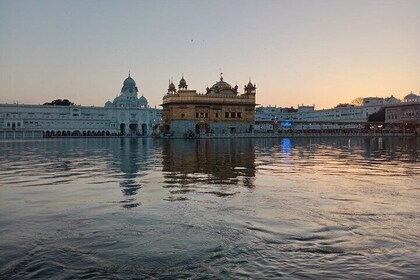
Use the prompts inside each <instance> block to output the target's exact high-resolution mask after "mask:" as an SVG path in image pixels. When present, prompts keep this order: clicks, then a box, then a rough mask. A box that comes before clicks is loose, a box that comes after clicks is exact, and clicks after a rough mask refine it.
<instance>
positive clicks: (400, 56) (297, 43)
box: [0, 0, 420, 108]
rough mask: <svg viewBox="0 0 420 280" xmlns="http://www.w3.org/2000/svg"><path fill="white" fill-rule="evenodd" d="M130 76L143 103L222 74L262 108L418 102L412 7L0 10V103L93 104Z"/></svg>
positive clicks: (146, 5) (268, 4)
mask: <svg viewBox="0 0 420 280" xmlns="http://www.w3.org/2000/svg"><path fill="white" fill-rule="evenodd" d="M128 71H131V76H132V77H133V78H134V79H135V80H136V82H137V84H138V86H139V89H140V92H141V93H142V94H144V96H145V97H146V98H147V99H148V100H149V103H150V105H152V106H155V105H159V104H160V103H161V100H162V96H163V95H164V94H165V93H166V89H167V86H168V80H169V79H170V78H172V77H173V79H174V82H175V83H176V84H177V83H178V81H179V79H180V78H181V75H182V73H184V77H185V79H186V80H187V82H188V84H189V88H191V89H196V90H198V91H205V88H206V86H207V85H209V86H211V85H212V84H214V83H215V82H216V81H217V80H218V79H219V77H220V72H223V73H224V75H223V76H224V79H225V81H227V82H229V83H231V84H232V85H235V84H236V83H238V85H239V86H240V88H241V89H242V88H243V85H244V84H245V83H246V82H248V79H249V78H250V77H251V79H252V81H253V82H255V83H256V84H257V102H258V103H260V104H263V105H270V104H271V105H275V104H276V105H277V106H295V107H296V106H297V105H298V104H306V105H309V104H315V105H316V107H317V108H329V107H333V106H335V105H336V104H338V103H340V102H350V101H351V100H353V99H354V98H356V97H359V96H363V97H366V96H382V97H385V96H389V95H391V94H393V95H394V96H397V97H400V98H401V97H403V96H404V95H406V94H407V93H409V92H410V91H411V90H412V91H414V92H420V1H418V0H395V1H394V0H362V1H359V0H351V1H350V0H349V1H336V0H325V1H321V0H320V1H318V0H308V1H306V0H290V1H287V0H284V1H283V0H276V1H266V0H258V1H257V0H255V1H247V0H239V1H234V0H224V1H218V0H211V1H206V0H201V1H193V0H188V1H181V0H168V1H163V0H162V1H160V0H157V1H116V0H101V1H94V0H86V1H77V0H72V1H60V0H50V1H44V0H38V1H32V0H28V1H22V0H10V1H4V0H0V103H12V102H17V101H18V102H19V103H25V104H39V103H44V102H45V101H51V100H53V99H57V98H68V99H70V100H71V101H73V102H75V103H77V104H82V105H100V106H102V105H103V104H104V103H105V102H106V101H107V100H109V99H110V100H112V99H113V98H114V97H115V96H116V95H117V94H118V93H119V92H120V89H121V86H122V82H123V80H124V79H125V78H126V77H127V75H128Z"/></svg>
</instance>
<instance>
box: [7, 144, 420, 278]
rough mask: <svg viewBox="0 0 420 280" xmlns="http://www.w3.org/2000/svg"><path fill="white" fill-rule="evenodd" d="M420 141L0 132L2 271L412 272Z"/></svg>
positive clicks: (154, 274)
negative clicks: (26, 137) (23, 138)
mask: <svg viewBox="0 0 420 280" xmlns="http://www.w3.org/2000/svg"><path fill="white" fill-rule="evenodd" d="M419 161H420V140H419V139H414V138H407V139H397V138H345V137H344V138H293V139H289V138H280V139H220V140H170V141H168V140H155V139H62V140H61V139H54V140H47V141H28V142H1V143H0V278H5V279H13V278H14V279H22V278H34V277H37V278H49V277H55V278H64V279H66V278H69V279H73V278H98V279H103V278H122V279H123V278H133V277H134V278H160V277H165V276H166V277H171V278H183V277H189V278H201V277H205V278H208V277H213V278H270V279H272V278H273V277H284V278H293V279H294V278H307V277H309V278H326V277H331V278H332V277H334V278H335V277H339V278H348V279H354V278H378V277H379V278H398V277H402V278H415V277H416V276H417V275H419V273H420V271H419V270H420V269H419V267H420V255H419V253H418V248H419V245H420V241H419V240H420V215H419V214H420V209H419V205H420V186H419V183H418V182H419V181H420V165H419Z"/></svg>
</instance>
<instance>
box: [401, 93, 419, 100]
mask: <svg viewBox="0 0 420 280" xmlns="http://www.w3.org/2000/svg"><path fill="white" fill-rule="evenodd" d="M413 98H414V99H415V98H417V95H416V94H414V93H413V92H410V94H408V95H406V96H405V97H404V99H413Z"/></svg>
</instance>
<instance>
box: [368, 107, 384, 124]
mask: <svg viewBox="0 0 420 280" xmlns="http://www.w3.org/2000/svg"><path fill="white" fill-rule="evenodd" d="M367 120H368V122H385V108H384V107H382V108H381V109H379V111H378V112H376V113H373V114H370V115H369V117H368V119H367Z"/></svg>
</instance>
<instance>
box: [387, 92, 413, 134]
mask: <svg viewBox="0 0 420 280" xmlns="http://www.w3.org/2000/svg"><path fill="white" fill-rule="evenodd" d="M385 123H388V124H390V125H391V126H394V127H396V128H398V127H400V128H402V129H404V130H405V129H408V130H411V131H413V132H415V133H416V134H417V135H420V95H417V94H414V93H412V92H411V93H410V94H408V95H406V96H405V97H404V99H403V102H401V103H398V104H389V105H387V106H385Z"/></svg>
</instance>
